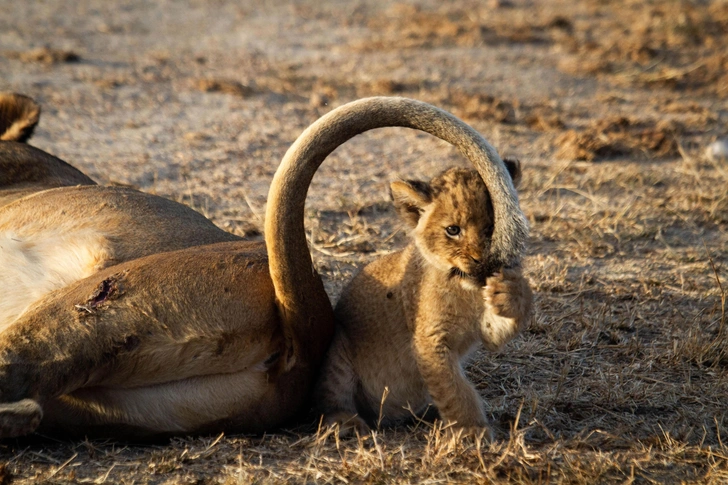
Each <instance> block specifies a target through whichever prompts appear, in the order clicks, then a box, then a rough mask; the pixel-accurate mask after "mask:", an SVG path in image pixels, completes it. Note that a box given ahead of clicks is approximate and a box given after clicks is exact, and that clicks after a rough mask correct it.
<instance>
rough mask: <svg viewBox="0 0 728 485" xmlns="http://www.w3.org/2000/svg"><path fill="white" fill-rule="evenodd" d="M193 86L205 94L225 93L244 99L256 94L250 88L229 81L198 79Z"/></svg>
mask: <svg viewBox="0 0 728 485" xmlns="http://www.w3.org/2000/svg"><path fill="white" fill-rule="evenodd" d="M193 84H194V87H195V89H197V90H199V91H202V92H204V93H224V94H231V95H233V96H240V97H242V98H245V97H248V96H250V95H251V94H253V93H254V92H255V90H254V89H253V88H252V87H250V86H246V85H244V84H243V83H240V82H238V81H230V80H227V79H198V80H196V81H194V83H193Z"/></svg>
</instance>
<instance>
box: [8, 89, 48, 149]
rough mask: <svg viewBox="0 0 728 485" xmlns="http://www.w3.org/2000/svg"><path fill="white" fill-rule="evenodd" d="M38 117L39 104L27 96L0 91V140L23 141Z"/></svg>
mask: <svg viewBox="0 0 728 485" xmlns="http://www.w3.org/2000/svg"><path fill="white" fill-rule="evenodd" d="M39 117H40V106H38V104H37V103H36V102H35V101H33V100H32V99H30V98H29V97H27V96H23V95H22V94H14V93H0V140H5V141H17V142H25V141H26V140H27V139H28V138H30V136H31V135H32V134H33V129H35V125H37V124H38V118H39Z"/></svg>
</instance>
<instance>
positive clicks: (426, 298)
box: [317, 160, 532, 438]
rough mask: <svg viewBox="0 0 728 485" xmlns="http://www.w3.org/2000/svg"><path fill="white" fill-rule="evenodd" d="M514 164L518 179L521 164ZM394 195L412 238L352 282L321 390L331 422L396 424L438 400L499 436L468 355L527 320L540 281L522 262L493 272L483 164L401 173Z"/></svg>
mask: <svg viewBox="0 0 728 485" xmlns="http://www.w3.org/2000/svg"><path fill="white" fill-rule="evenodd" d="M505 162H506V166H507V167H508V171H509V172H510V174H511V178H512V179H513V181H514V185H515V184H516V183H517V182H518V181H519V180H520V165H519V163H518V161H515V160H506V161H505ZM391 194H392V198H393V200H394V205H395V207H396V209H397V212H398V213H399V214H400V216H401V217H402V218H403V219H404V220H405V222H406V223H407V224H408V225H409V226H410V228H411V230H412V233H411V236H412V242H411V243H410V244H409V245H408V246H407V247H406V248H405V249H403V250H402V251H399V252H397V253H394V254H390V255H388V256H385V257H383V258H381V259H379V260H377V261H374V262H372V263H371V264H369V265H367V266H366V267H365V268H364V269H363V270H362V271H361V272H360V273H359V274H358V275H357V276H356V277H355V278H354V279H353V280H352V281H351V283H349V285H348V286H347V287H346V288H345V289H344V292H343V294H342V296H341V299H340V300H339V303H338V305H337V306H336V310H335V314H336V319H337V327H336V333H335V336H334V341H333V343H332V345H331V347H330V348H329V352H328V355H327V358H326V361H325V364H324V367H323V370H322V373H321V377H320V379H319V383H318V388H317V403H318V406H319V409H320V411H321V412H322V413H323V414H324V417H325V424H327V425H333V424H339V425H340V426H341V429H340V433H341V434H343V435H346V434H349V433H350V432H351V431H354V430H356V431H358V432H365V431H366V430H368V426H367V422H368V423H370V424H371V423H373V422H377V421H378V419H381V420H382V422H383V423H384V424H393V423H396V422H398V421H402V420H404V419H406V418H411V417H412V415H413V413H414V414H421V413H422V412H423V411H425V410H426V409H427V407H428V406H429V405H430V404H431V403H434V404H435V406H437V409H438V411H439V414H440V417H441V418H442V419H443V420H444V421H445V423H446V424H448V425H453V426H454V427H456V428H465V429H466V431H467V432H469V433H479V432H480V431H485V432H486V436H487V437H489V438H492V434H491V431H490V428H489V427H488V421H487V419H486V417H485V414H484V412H483V407H482V404H481V400H480V398H479V396H478V393H477V392H476V390H475V389H474V388H473V386H472V385H471V384H470V383H469V382H468V381H467V379H466V378H465V375H464V373H463V369H462V367H461V361H462V360H463V358H464V357H465V356H467V355H468V354H469V353H470V352H471V351H472V350H474V348H475V347H476V344H477V343H478V342H482V343H483V344H484V345H485V347H486V348H488V349H490V350H496V349H498V348H500V347H501V346H502V345H504V344H505V343H506V342H508V341H509V340H510V339H511V338H513V336H515V335H516V334H517V333H518V332H519V330H521V329H522V328H523V327H524V326H525V325H526V324H527V322H528V321H529V319H530V318H531V312H532V293H531V289H530V288H529V285H528V282H527V281H526V279H525V278H524V277H523V275H522V274H521V270H520V268H503V269H502V270H501V271H500V272H498V273H495V274H486V273H485V264H484V263H485V262H486V260H487V258H488V254H489V246H490V239H491V235H492V232H493V209H492V205H491V201H490V196H489V194H488V190H487V189H486V186H485V184H484V183H483V181H482V179H481V178H480V176H479V175H478V173H477V172H476V171H475V170H465V169H459V168H452V169H449V170H447V171H445V172H443V173H442V174H440V175H439V176H437V177H435V178H434V179H433V180H432V181H431V182H430V183H426V182H420V181H413V180H408V181H396V182H393V183H392V184H391ZM385 389H386V391H385Z"/></svg>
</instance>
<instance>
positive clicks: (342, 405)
mask: <svg viewBox="0 0 728 485" xmlns="http://www.w3.org/2000/svg"><path fill="white" fill-rule="evenodd" d="M322 376H324V377H323V379H322V380H321V381H320V382H319V384H318V387H317V389H316V394H317V399H316V402H318V403H319V406H320V407H321V409H320V411H321V412H322V414H323V415H324V421H323V425H324V426H326V427H330V426H338V427H339V436H340V437H342V438H344V437H349V436H353V435H354V434H355V433H358V434H359V436H362V435H364V434H367V433H369V426H368V425H367V423H366V421H364V419H362V418H361V416H359V415H358V414H357V408H356V402H355V395H356V391H357V387H358V385H359V378H358V376H357V375H356V372H354V368H353V365H352V363H351V358H350V356H349V353H348V349H347V339H346V338H345V337H344V336H343V335H342V336H340V337H339V338H337V339H335V340H334V342H333V344H332V345H331V348H330V349H329V353H328V355H327V358H326V360H325V362H324V365H323V369H322Z"/></svg>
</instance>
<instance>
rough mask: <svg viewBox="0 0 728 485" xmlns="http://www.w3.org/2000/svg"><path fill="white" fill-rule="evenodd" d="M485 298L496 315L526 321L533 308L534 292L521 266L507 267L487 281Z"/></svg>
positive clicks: (487, 305) (484, 292) (488, 306)
mask: <svg viewBox="0 0 728 485" xmlns="http://www.w3.org/2000/svg"><path fill="white" fill-rule="evenodd" d="M483 298H484V299H485V304H486V307H487V308H488V310H490V312H491V313H493V314H494V315H496V316H499V317H503V318H512V319H514V320H518V321H519V322H520V323H522V324H523V323H525V322H526V321H527V320H528V319H529V318H530V317H531V312H532V308H533V292H532V291H531V287H530V286H529V285H528V281H527V280H526V278H524V277H523V274H522V273H521V270H520V268H507V269H503V270H501V272H500V273H495V274H494V275H493V276H490V277H489V278H488V279H487V280H486V282H485V288H484V289H483Z"/></svg>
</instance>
